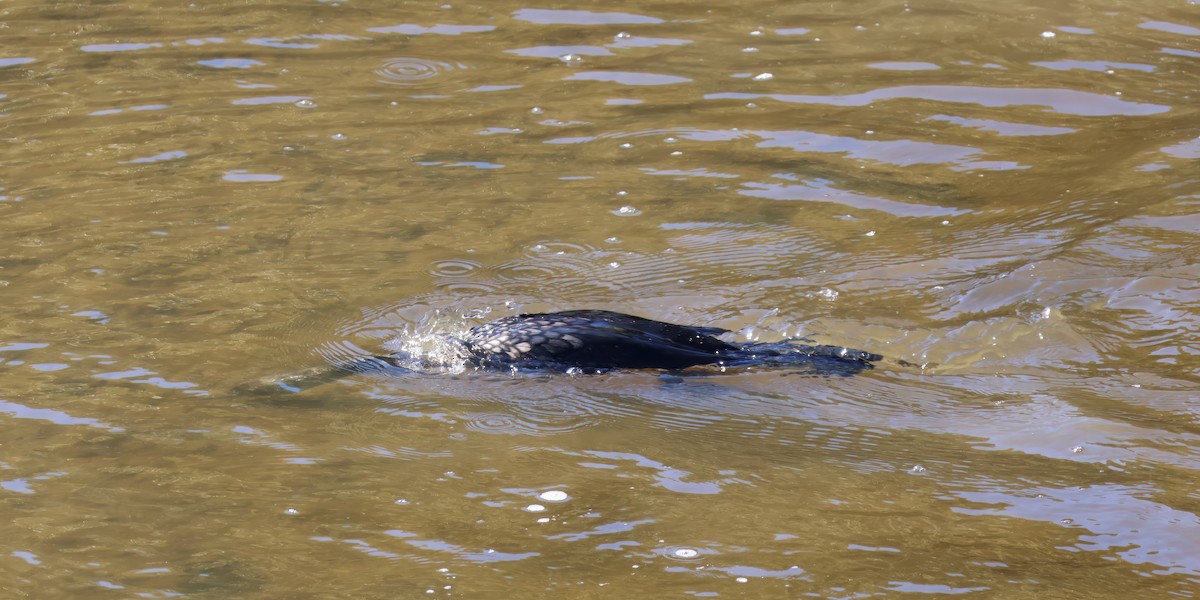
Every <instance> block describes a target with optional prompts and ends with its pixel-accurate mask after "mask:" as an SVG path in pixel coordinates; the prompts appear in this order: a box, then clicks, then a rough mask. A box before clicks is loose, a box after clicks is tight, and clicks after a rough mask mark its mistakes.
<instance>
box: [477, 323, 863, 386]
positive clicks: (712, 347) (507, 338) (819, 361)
mask: <svg viewBox="0 0 1200 600" xmlns="http://www.w3.org/2000/svg"><path fill="white" fill-rule="evenodd" d="M725 333H729V331H728V330H725V329H721V328H719V327H692V326H688V325H675V324H673V323H664V322H662V321H653V320H650V319H643V318H642V317H635V316H633V315H627V314H623V313H618V312H610V311H607V310H568V311H562V312H554V313H541V314H524V315H515V316H511V317H503V318H500V319H496V320H495V321H489V322H487V323H484V324H482V325H477V326H475V327H472V328H471V330H470V331H468V332H467V334H466V335H465V336H464V337H462V338H460V340H459V341H460V342H461V343H462V345H463V350H464V356H463V358H464V359H466V360H467V361H468V362H470V363H471V364H473V365H475V366H477V367H479V368H485V369H488V368H511V367H517V368H525V369H535V370H549V371H565V370H568V369H579V370H581V371H584V372H598V371H607V370H611V369H684V368H687V367H693V366H697V365H711V364H723V365H727V366H749V365H757V364H770V365H782V364H795V365H801V364H804V365H811V366H828V367H831V369H830V370H834V371H836V370H838V368H840V370H841V371H843V372H845V373H847V374H851V373H854V372H857V371H861V370H862V369H869V368H871V362H872V361H877V360H880V359H881V358H883V357H882V356H880V355H878V354H872V353H870V352H864V351H862V350H852V349H850V348H842V347H840V346H809V345H802V344H798V343H796V342H795V341H794V340H789V341H783V342H773V343H756V342H745V343H731V342H726V341H723V340H721V339H718V338H717V337H716V336H718V335H721V334H725Z"/></svg>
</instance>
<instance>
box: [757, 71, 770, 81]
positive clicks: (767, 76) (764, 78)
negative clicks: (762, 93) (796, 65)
mask: <svg viewBox="0 0 1200 600" xmlns="http://www.w3.org/2000/svg"><path fill="white" fill-rule="evenodd" d="M772 79H775V76H774V75H772V74H770V73H759V74H758V75H755V76H754V80H755V81H770V80H772Z"/></svg>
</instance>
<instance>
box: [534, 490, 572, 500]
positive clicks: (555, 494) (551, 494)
mask: <svg viewBox="0 0 1200 600" xmlns="http://www.w3.org/2000/svg"><path fill="white" fill-rule="evenodd" d="M569 498H570V496H569V495H567V493H566V492H564V491H562V490H549V491H546V492H542V493H540V494H538V499H539V500H545V501H546V502H563V501H566V500H568V499H569Z"/></svg>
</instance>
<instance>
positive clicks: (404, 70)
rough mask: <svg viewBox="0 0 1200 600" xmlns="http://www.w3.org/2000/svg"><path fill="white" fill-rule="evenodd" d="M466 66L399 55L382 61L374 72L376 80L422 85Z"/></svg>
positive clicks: (388, 82)
mask: <svg viewBox="0 0 1200 600" xmlns="http://www.w3.org/2000/svg"><path fill="white" fill-rule="evenodd" d="M466 68H467V67H466V65H462V64H458V63H450V62H445V61H438V60H431V59H427V58H417V57H412V56H401V57H397V58H389V59H387V60H385V61H383V64H382V65H380V67H379V68H377V69H375V74H376V75H378V76H379V79H378V80H377V81H379V82H380V83H386V84H388V85H404V86H424V85H428V84H429V83H431V80H433V79H437V78H439V77H442V76H443V75H446V74H448V73H451V72H453V71H458V70H461V69H466Z"/></svg>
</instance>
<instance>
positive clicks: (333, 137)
mask: <svg viewBox="0 0 1200 600" xmlns="http://www.w3.org/2000/svg"><path fill="white" fill-rule="evenodd" d="M329 139H331V140H337V141H339V142H340V141H342V140H345V139H346V134H344V133H335V134H333V135H331V136H329Z"/></svg>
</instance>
